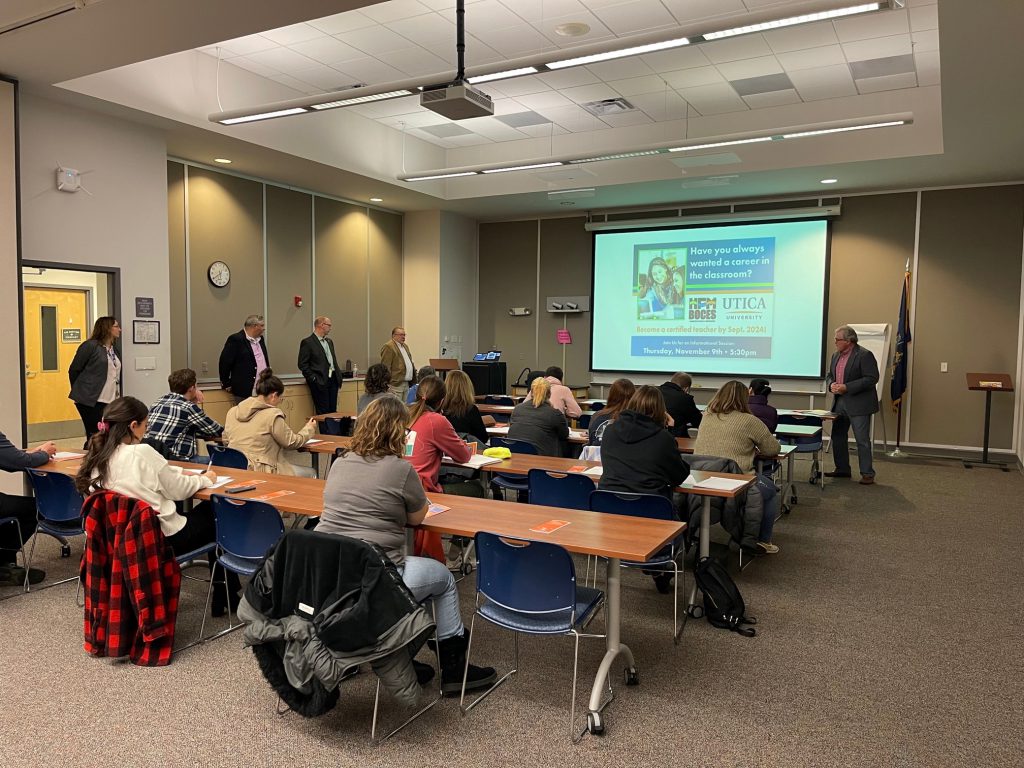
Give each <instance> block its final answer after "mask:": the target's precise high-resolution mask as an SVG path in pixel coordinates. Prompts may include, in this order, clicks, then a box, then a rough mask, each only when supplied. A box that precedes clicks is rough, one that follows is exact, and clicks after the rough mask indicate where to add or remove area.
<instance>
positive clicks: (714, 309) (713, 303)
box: [686, 296, 718, 320]
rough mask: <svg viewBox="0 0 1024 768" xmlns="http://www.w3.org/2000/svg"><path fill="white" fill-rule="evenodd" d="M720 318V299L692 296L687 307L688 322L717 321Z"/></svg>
mask: <svg viewBox="0 0 1024 768" xmlns="http://www.w3.org/2000/svg"><path fill="white" fill-rule="evenodd" d="M717 317H718V299H717V298H712V297H709V296H691V297H690V299H689V303H688V305H687V313H686V318H687V319H688V320H715V319H716V318H717Z"/></svg>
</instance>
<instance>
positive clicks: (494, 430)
mask: <svg viewBox="0 0 1024 768" xmlns="http://www.w3.org/2000/svg"><path fill="white" fill-rule="evenodd" d="M487 432H488V434H491V435H507V434H508V427H488V428H487Z"/></svg>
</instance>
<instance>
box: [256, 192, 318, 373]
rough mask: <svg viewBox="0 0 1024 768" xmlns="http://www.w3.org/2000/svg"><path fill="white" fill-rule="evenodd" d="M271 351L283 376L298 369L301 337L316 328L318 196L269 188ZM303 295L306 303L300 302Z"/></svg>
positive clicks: (268, 230) (269, 347) (268, 280)
mask: <svg viewBox="0 0 1024 768" xmlns="http://www.w3.org/2000/svg"><path fill="white" fill-rule="evenodd" d="M265 189H266V194H267V313H266V314H267V329H268V332H267V352H268V353H269V354H270V359H271V361H272V362H273V368H274V372H275V373H277V375H278V376H285V375H295V374H298V373H299V364H298V360H299V345H298V342H297V341H296V340H297V339H302V338H304V337H306V336H309V334H310V333H312V329H313V231H312V227H310V217H311V216H312V215H313V211H312V204H313V199H312V197H310V196H309V195H306V194H303V193H302V192H296V191H294V190H291V189H284V188H282V187H274V186H270V185H267V186H266V188H265ZM296 296H301V297H302V299H303V301H302V306H301V307H296V306H295V297H296Z"/></svg>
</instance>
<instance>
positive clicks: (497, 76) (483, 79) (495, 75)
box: [466, 67, 540, 85]
mask: <svg viewBox="0 0 1024 768" xmlns="http://www.w3.org/2000/svg"><path fill="white" fill-rule="evenodd" d="M539 71H540V70H539V69H537V68H536V67H519V69H507V70H505V71H504V72H492V73H491V74H489V75H477V76H476V77H468V78H466V79H467V80H469V82H470V83H472V84H473V85H476V84H477V83H489V82H491V80H504V79H505V78H507V77H522V76H523V75H533V74H536V73H537V72H539Z"/></svg>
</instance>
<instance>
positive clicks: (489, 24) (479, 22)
mask: <svg viewBox="0 0 1024 768" xmlns="http://www.w3.org/2000/svg"><path fill="white" fill-rule="evenodd" d="M510 5H511V6H512V8H515V3H510ZM522 23H523V19H522V17H521V16H518V15H516V14H515V13H513V11H511V10H509V8H508V6H506V5H503V4H502V3H500V2H499V0H482V2H479V3H474V4H473V5H472V7H470V8H467V9H466V28H467V30H468V29H469V28H470V26H471V25H472V32H473V34H474V35H479V34H480V32H481V31H483V30H484V29H501V28H502V27H518V26H521V25H522Z"/></svg>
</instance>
